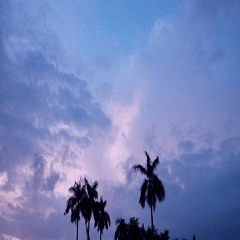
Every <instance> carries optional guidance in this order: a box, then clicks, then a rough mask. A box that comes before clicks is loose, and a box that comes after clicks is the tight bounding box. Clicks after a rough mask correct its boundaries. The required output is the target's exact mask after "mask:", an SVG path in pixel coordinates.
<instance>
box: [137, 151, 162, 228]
mask: <svg viewBox="0 0 240 240" xmlns="http://www.w3.org/2000/svg"><path fill="white" fill-rule="evenodd" d="M145 154H146V156H147V163H146V167H143V166H142V165H140V164H139V165H134V166H133V170H134V171H135V172H141V173H142V174H143V175H145V176H146V177H147V178H146V179H145V180H144V182H143V185H142V187H141V194H140V198H139V204H140V205H141V206H142V208H144V207H145V202H146V201H147V204H148V205H149V207H150V208H151V223H152V229H153V227H154V225H153V210H154V211H155V208H156V202H157V200H158V201H159V202H162V201H163V200H164V198H165V189H164V186H163V184H162V181H161V180H160V179H159V178H158V176H157V175H156V174H155V173H154V171H155V170H156V168H157V165H158V164H159V159H158V157H157V158H156V159H155V160H154V161H153V163H152V161H151V159H150V157H149V155H148V153H147V152H146V151H145Z"/></svg>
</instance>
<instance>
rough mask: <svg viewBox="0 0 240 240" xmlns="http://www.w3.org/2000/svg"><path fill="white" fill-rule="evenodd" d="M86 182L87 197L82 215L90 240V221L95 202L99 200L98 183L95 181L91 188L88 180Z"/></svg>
mask: <svg viewBox="0 0 240 240" xmlns="http://www.w3.org/2000/svg"><path fill="white" fill-rule="evenodd" d="M84 181H85V185H84V187H85V189H86V193H87V197H86V198H85V199H84V209H83V211H82V215H83V217H84V218H85V225H86V234H87V239H88V240H90V236H89V230H90V221H91V218H92V213H93V211H94V208H95V204H96V202H95V200H96V199H97V198H98V192H97V187H98V182H97V181H95V182H94V183H93V184H92V186H91V185H90V184H89V182H88V180H87V179H86V178H84Z"/></svg>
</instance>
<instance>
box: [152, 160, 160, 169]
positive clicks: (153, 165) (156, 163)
mask: <svg viewBox="0 0 240 240" xmlns="http://www.w3.org/2000/svg"><path fill="white" fill-rule="evenodd" d="M158 164H159V159H158V157H157V158H156V159H155V160H154V161H153V164H152V168H153V171H154V170H155V168H156V167H157V166H158Z"/></svg>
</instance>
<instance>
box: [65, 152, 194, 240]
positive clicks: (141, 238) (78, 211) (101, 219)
mask: <svg viewBox="0 0 240 240" xmlns="http://www.w3.org/2000/svg"><path fill="white" fill-rule="evenodd" d="M145 154H146V157H147V161H146V164H145V166H142V165H140V164H138V165H134V166H133V170H134V171H135V172H140V173H141V174H143V175H144V176H145V179H144V182H143V184H142V187H141V190H140V198H139V204H140V205H141V207H142V208H144V207H145V204H146V203H147V204H148V205H149V207H150V210H151V227H148V228H147V229H145V228H144V225H142V226H141V227H140V226H139V221H138V218H135V217H132V218H130V219H129V222H128V223H126V222H125V219H123V218H119V219H117V220H116V225H117V228H116V231H115V235H114V240H169V239H170V237H169V231H168V230H164V232H163V233H158V231H157V229H156V228H155V226H154V223H153V211H155V208H156V203H157V201H159V202H162V201H163V200H164V199H165V189H164V186H163V184H162V181H161V180H160V179H159V178H158V176H157V175H156V173H155V170H156V168H157V166H158V164H159V159H158V157H157V158H156V159H155V160H154V161H153V162H152V161H151V159H150V157H149V155H148V153H147V152H145ZM97 187H98V182H97V181H95V182H93V183H92V184H91V183H89V182H88V180H87V179H86V178H84V179H80V180H79V181H78V182H75V184H74V185H73V186H72V187H70V188H69V192H70V193H71V196H70V197H69V199H68V200H67V206H66V210H65V212H64V215H66V214H68V213H69V211H70V212H71V222H72V223H76V226H77V238H76V239H77V240H78V224H79V221H80V217H82V218H83V219H84V221H85V227H86V236H87V240H90V221H91V219H92V218H93V219H94V228H96V227H97V231H98V232H99V233H100V240H101V239H102V234H103V230H104V229H108V227H109V226H110V225H111V220H110V216H109V214H108V212H107V211H106V210H105V207H106V205H107V202H106V201H104V200H103V198H102V197H101V198H100V201H98V192H97ZM174 240H179V239H177V238H176V239H174ZM182 240H186V239H182ZM193 240H196V238H195V235H193Z"/></svg>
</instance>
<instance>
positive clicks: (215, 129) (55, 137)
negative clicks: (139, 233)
mask: <svg viewBox="0 0 240 240" xmlns="http://www.w3.org/2000/svg"><path fill="white" fill-rule="evenodd" d="M53 3H54V2H52V3H51V4H53ZM51 4H48V3H47V2H44V1H43V2H41V3H38V1H31V3H30V2H26V3H18V2H16V1H10V2H6V1H1V9H0V56H1V57H0V79H1V81H0V197H1V201H0V233H1V234H2V235H1V237H2V238H5V239H7V238H10V237H11V236H12V238H18V239H25V238H34V239H60V238H63V239H69V238H70V236H72V237H75V230H76V228H75V226H74V225H71V224H70V218H69V216H67V217H64V216H63V212H64V210H65V206H66V199H67V189H69V187H70V186H71V185H72V184H73V183H74V181H75V180H77V179H79V177H80V176H82V177H84V176H86V177H87V178H88V179H89V180H99V181H100V184H99V193H100V195H103V198H104V199H106V200H107V201H108V211H109V213H110V216H111V220H112V227H111V230H109V231H108V232H106V233H105V232H104V237H105V236H106V239H111V238H112V236H113V233H114V230H115V225H114V221H115V220H116V218H117V217H124V218H126V219H128V218H129V217H133V216H135V217H139V221H140V223H141V222H144V223H145V226H146V225H148V224H149V223H150V211H149V209H148V207H146V209H144V210H141V207H140V206H139V205H138V199H139V190H140V186H141V184H142V181H143V177H142V176H140V175H137V174H134V173H133V172H132V166H133V165H134V164H137V163H140V164H144V163H145V160H146V159H145V156H144V151H145V150H147V151H148V152H149V154H150V156H152V157H153V158H154V157H156V156H159V157H160V162H161V164H160V166H159V168H158V169H157V174H158V175H159V177H160V179H162V181H163V183H164V186H165V188H166V200H165V201H164V202H163V203H162V204H159V205H157V208H156V212H155V214H154V221H155V223H156V226H157V227H158V228H159V230H160V231H162V230H163V229H164V228H167V229H169V230H170V236H171V238H174V237H178V238H181V237H182V238H183V237H186V238H191V237H192V234H193V233H195V234H196V236H197V238H199V239H207V238H209V236H211V238H212V239H222V238H223V236H224V237H225V239H228V238H230V237H229V234H230V233H231V234H232V235H233V236H231V238H234V237H235V236H238V235H239V230H238V226H237V223H238V222H239V216H240V214H239V210H238V202H239V194H238V193H239V186H238V183H239V180H240V179H239V174H238V169H239V162H240V155H239V153H240V149H239V136H240V132H239V129H240V128H239V119H240V112H239V102H240V99H239V96H240V95H239V90H240V89H239V60H240V59H239V56H240V55H239V46H240V45H239V34H238V32H239V24H237V23H238V22H239V14H238V12H239V4H238V2H237V1H219V2H216V1H193V2H191V1H186V2H184V3H182V4H181V5H180V6H178V9H177V11H176V13H174V14H172V15H169V16H165V17H162V18H159V19H158V20H157V21H156V22H155V24H154V26H153V27H152V29H151V30H149V34H148V40H147V41H146V43H145V45H144V44H139V46H144V47H142V48H141V49H137V50H136V51H132V52H133V53H132V55H131V56H129V57H128V58H125V59H124V60H123V59H121V60H119V59H117V60H116V59H115V61H112V62H111V61H110V60H106V59H111V57H110V58H108V57H106V56H104V55H103V56H102V55H101V54H96V56H94V57H93V59H90V60H89V59H84V57H83V56H81V55H80V56H78V57H76V56H69V55H68V54H69V52H71V51H72V50H71V51H70V50H69V49H67V45H64V41H63V39H64V33H66V32H68V31H65V30H64V26H66V25H67V23H65V25H64V24H63V26H62V28H60V27H59V25H57V26H58V29H56V31H54V30H53V29H54V27H53V26H54V24H55V23H54V22H53V23H52V25H51V24H50V22H51V20H52V18H54V16H56V14H57V13H58V10H57V9H58V8H57V6H56V9H55V8H51V6H52V5H51ZM61 7H62V6H61ZM60 9H61V8H60ZM68 10H69V9H68ZM59 14H60V13H59ZM64 14H65V13H64ZM60 15H61V14H60ZM56 19H59V18H56ZM68 20H69V19H68ZM75 20H76V19H75ZM75 20H74V21H75ZM63 21H64V20H63ZM63 21H62V22H63ZM62 22H61V23H62ZM51 29H52V30H51ZM91 31H92V32H94V31H93V29H90V32H91ZM61 34H62V35H61ZM71 37H72V38H74V37H75V35H73V36H71ZM60 39H61V40H60ZM84 41H87V40H84ZM94 41H97V39H94ZM108 41H110V40H109V39H108ZM108 41H106V42H108ZM75 44H76V43H75ZM110 45H111V46H113V45H114V44H112V43H111V44H110ZM96 47H97V45H96ZM68 50H69V52H68ZM80 50H81V49H80ZM80 50H79V52H81V51H80ZM108 50H109V49H108ZM100 52H101V53H102V50H101V51H100ZM109 52H111V51H108V54H109ZM70 55H71V54H70ZM76 55H77V53H76ZM113 55H114V57H116V53H115V52H114V54H113ZM118 60H119V62H118ZM91 64H92V66H91ZM105 79H106V80H105ZM95 90H96V92H95ZM183 223H184V224H183ZM42 229H44V232H43V231H42ZM92 229H93V226H91V234H93V235H92V236H94V237H95V236H97V233H95V231H92ZM80 232H82V233H84V234H85V229H84V223H83V221H81V224H80ZM229 232H230V233H229ZM4 234H5V235H4ZM95 234H96V235H95ZM97 237H98V236H97Z"/></svg>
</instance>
